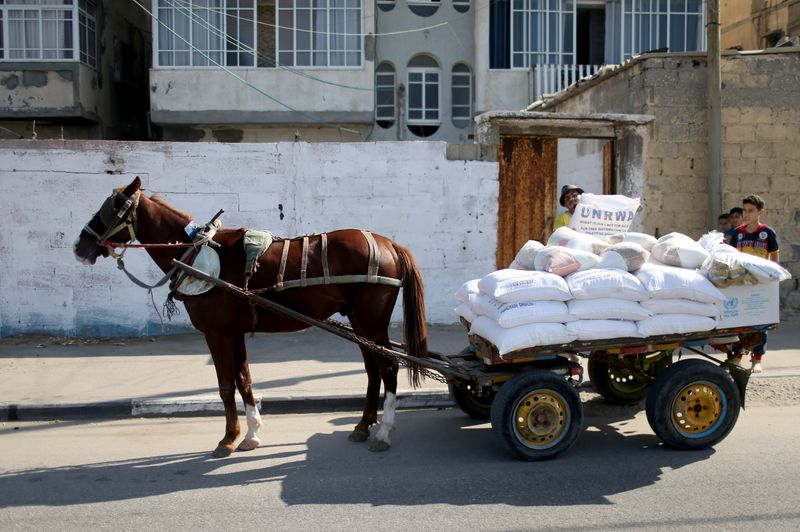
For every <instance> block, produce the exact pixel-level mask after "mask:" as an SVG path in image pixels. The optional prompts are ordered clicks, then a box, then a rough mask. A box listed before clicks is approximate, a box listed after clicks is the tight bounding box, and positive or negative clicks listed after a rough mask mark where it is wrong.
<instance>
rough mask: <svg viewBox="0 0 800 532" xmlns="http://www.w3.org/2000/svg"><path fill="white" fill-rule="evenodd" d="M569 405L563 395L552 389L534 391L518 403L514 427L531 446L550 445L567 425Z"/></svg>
mask: <svg viewBox="0 0 800 532" xmlns="http://www.w3.org/2000/svg"><path fill="white" fill-rule="evenodd" d="M567 417H568V414H567V406H566V402H565V400H564V398H563V397H561V395H559V394H557V393H555V392H553V391H550V390H546V391H534V392H532V393H530V394H529V395H527V396H525V397H524V398H523V399H522V400H521V401H519V403H518V404H517V408H516V411H515V416H514V428H515V430H516V433H517V435H518V436H519V437H520V438H521V440H522V442H523V443H524V444H525V445H527V446H529V447H541V446H550V445H551V444H553V443H554V442H555V441H557V440H558V439H559V438H560V437H561V436H562V434H563V433H564V430H565V429H566V426H567V421H568V419H567Z"/></svg>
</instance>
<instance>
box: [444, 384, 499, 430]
mask: <svg viewBox="0 0 800 532" xmlns="http://www.w3.org/2000/svg"><path fill="white" fill-rule="evenodd" d="M448 388H449V389H450V397H452V398H453V400H454V401H455V402H456V404H457V405H458V407H459V408H460V409H461V410H462V411H463V412H464V413H465V414H467V415H468V416H469V417H471V418H475V419H480V420H484V421H485V420H487V419H490V418H491V412H492V402H493V401H494V398H495V396H496V395H497V392H495V391H494V390H493V389H492V388H491V387H490V386H483V387H481V388H480V391H479V390H478V387H477V386H475V385H474V384H472V383H460V382H457V383H451V384H449V385H448Z"/></svg>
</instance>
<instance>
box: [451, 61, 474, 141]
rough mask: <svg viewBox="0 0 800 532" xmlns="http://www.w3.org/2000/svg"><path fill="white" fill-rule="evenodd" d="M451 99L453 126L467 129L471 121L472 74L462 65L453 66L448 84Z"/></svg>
mask: <svg viewBox="0 0 800 532" xmlns="http://www.w3.org/2000/svg"><path fill="white" fill-rule="evenodd" d="M450 86H451V88H452V97H453V125H454V126H456V127H458V128H465V127H468V126H469V124H470V122H471V120H472V73H471V72H470V70H469V67H468V66H467V65H465V64H464V63H458V64H457V65H455V66H453V76H452V79H451V82H450Z"/></svg>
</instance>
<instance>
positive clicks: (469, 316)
mask: <svg viewBox="0 0 800 532" xmlns="http://www.w3.org/2000/svg"><path fill="white" fill-rule="evenodd" d="M453 311H454V312H455V313H456V316H458V317H460V318H464V319H465V320H467V321H468V322H470V323H472V322H474V321H475V318H477V317H478V316H476V315H475V313H474V312H473V311H472V308H470V306H469V303H461V304H460V305H459V306H457V307H456V308H454V309H453Z"/></svg>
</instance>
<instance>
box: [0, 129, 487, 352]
mask: <svg viewBox="0 0 800 532" xmlns="http://www.w3.org/2000/svg"><path fill="white" fill-rule="evenodd" d="M447 151H448V150H447V145H446V144H445V143H442V142H383V143H324V144H306V143H279V144H215V143H166V142H164V143H160V142H159V143H125V142H97V141H94V142H93V141H88V142H81V141H67V142H56V141H3V142H0V197H2V198H3V209H1V210H0V222H2V227H3V231H2V233H0V263H2V264H3V272H2V275H0V334H2V335H9V334H15V333H32V332H44V333H50V334H78V335H84V334H92V335H103V336H122V335H139V334H159V333H160V332H161V329H160V327H159V318H158V316H157V314H156V313H155V311H154V310H153V307H152V305H151V303H150V299H149V297H148V296H147V293H146V291H145V290H142V289H140V288H138V287H136V286H134V285H133V284H132V283H131V282H130V281H129V280H128V279H127V278H126V277H125V275H124V274H123V273H122V272H120V271H118V270H117V267H116V264H115V263H114V261H113V260H109V259H102V258H101V259H99V260H98V262H97V264H96V265H94V266H92V267H86V266H83V265H81V264H79V263H78V262H77V261H76V260H75V258H74V257H73V254H72V243H73V241H74V240H75V238H76V237H77V236H78V233H79V232H80V230H81V228H82V227H83V224H85V223H86V222H87V221H88V220H89V219H90V218H91V216H92V214H93V213H94V212H95V211H96V210H97V209H98V208H99V206H100V204H101V203H102V201H103V200H104V199H105V198H106V197H107V196H108V195H109V194H110V192H111V190H112V188H113V187H119V186H122V185H125V184H127V183H129V182H130V181H131V180H132V179H133V177H134V176H136V175H139V176H141V177H142V179H143V182H144V187H145V189H146V193H148V194H152V193H158V194H159V195H161V196H162V197H163V198H165V199H166V200H167V201H168V202H169V203H170V204H172V205H174V206H175V207H177V208H179V209H181V210H184V211H187V212H189V213H190V214H192V215H193V216H194V217H195V218H196V219H197V220H198V221H200V222H205V221H206V220H208V219H209V218H210V217H211V216H212V215H213V214H214V213H215V212H216V211H217V210H218V209H220V208H224V209H225V214H224V215H223V222H224V224H225V225H226V226H229V227H251V228H262V229H268V230H271V231H273V232H274V233H275V234H277V235H281V236H293V235H297V234H300V233H315V232H321V231H329V230H333V229H337V228H345V227H356V228H365V229H370V230H372V231H375V232H376V233H380V234H383V235H386V236H388V237H390V238H392V239H394V240H396V241H397V242H399V243H401V244H402V245H404V246H406V247H408V248H410V249H411V251H412V252H413V253H414V256H415V258H416V260H417V262H418V263H419V265H420V267H421V269H422V275H423V280H424V283H425V292H426V307H427V312H428V319H429V321H431V322H438V323H455V322H456V317H455V315H454V314H453V311H452V309H453V307H454V306H455V304H454V303H455V300H454V298H453V293H454V292H455V291H456V289H458V287H459V286H461V284H462V283H463V282H464V281H467V280H469V279H473V278H476V277H480V276H483V275H485V274H486V273H488V272H490V271H492V270H494V260H495V251H496V249H497V194H498V180H497V172H498V169H497V163H495V162H481V161H473V160H457V158H456V157H455V156H454V154H455V151H454V152H453V155H451V156H450V157H449V158H448V156H447ZM125 264H126V266H127V268H128V269H129V270H131V271H132V272H133V273H134V274H135V275H136V276H138V277H140V278H142V279H143V280H146V281H147V282H150V283H153V282H155V281H156V280H158V279H159V278H160V277H161V276H162V275H163V274H162V272H161V271H160V270H158V269H157V268H156V267H155V265H154V264H153V263H152V261H150V260H149V258H148V256H147V255H146V253H145V252H143V251H141V250H129V251H128V252H127V254H126V256H125ZM166 294H167V291H166V289H163V288H161V289H156V290H155V291H154V295H155V302H156V304H157V306H158V307H159V308H160V307H161V304H162V303H163V301H164V299H165V297H166ZM400 319H401V314H400V312H398V309H396V311H395V321H399V320H400ZM188 328H189V322H188V319H187V316H186V313H185V312H183V313H182V315H180V316H178V317H177V318H176V319H174V320H173V321H172V322H168V326H167V331H181V330H186V329H188Z"/></svg>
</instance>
